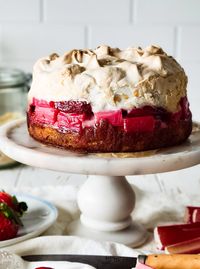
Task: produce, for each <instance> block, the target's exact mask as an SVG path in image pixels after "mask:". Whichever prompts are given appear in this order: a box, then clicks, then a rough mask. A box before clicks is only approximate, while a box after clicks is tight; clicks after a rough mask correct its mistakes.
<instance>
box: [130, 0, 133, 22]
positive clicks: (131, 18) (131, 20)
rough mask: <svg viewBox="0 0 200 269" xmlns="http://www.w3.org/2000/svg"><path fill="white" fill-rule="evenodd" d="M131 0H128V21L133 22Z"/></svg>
mask: <svg viewBox="0 0 200 269" xmlns="http://www.w3.org/2000/svg"><path fill="white" fill-rule="evenodd" d="M133 6H134V5H133V0H129V23H132V22H133V14H134V11H133V8H134V7H133Z"/></svg>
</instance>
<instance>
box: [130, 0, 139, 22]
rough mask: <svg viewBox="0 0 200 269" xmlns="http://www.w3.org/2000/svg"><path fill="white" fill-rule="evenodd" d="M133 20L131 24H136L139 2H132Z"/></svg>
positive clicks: (133, 0) (135, 0)
mask: <svg viewBox="0 0 200 269" xmlns="http://www.w3.org/2000/svg"><path fill="white" fill-rule="evenodd" d="M131 5H132V20H131V22H132V23H133V24H136V19H137V7H138V6H137V0H132V4H131Z"/></svg>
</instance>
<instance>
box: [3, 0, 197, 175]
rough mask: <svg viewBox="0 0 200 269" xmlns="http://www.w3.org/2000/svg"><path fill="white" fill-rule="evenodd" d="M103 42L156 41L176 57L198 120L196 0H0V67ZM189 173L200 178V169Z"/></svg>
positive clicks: (21, 64) (25, 66)
mask: <svg viewBox="0 0 200 269" xmlns="http://www.w3.org/2000/svg"><path fill="white" fill-rule="evenodd" d="M102 43H104V44H105V43H107V44H110V45H112V46H119V47H122V48H123V47H127V46H130V45H136V46H138V45H140V46H146V45H149V44H152V43H154V44H157V45H160V46H162V47H163V48H164V49H165V50H166V51H167V52H168V53H169V54H172V55H173V56H175V57H176V58H177V60H178V61H179V62H180V63H181V64H182V65H183V67H184V68H185V70H186V73H187V74H188V77H189V85H188V94H189V98H190V103H191V108H192V111H193V115H194V118H195V119H197V120H200V85H199V84H200V83H199V78H200V0H0V65H1V66H5V65H7V66H15V67H19V68H23V69H25V70H27V71H30V70H31V69H32V65H33V63H34V61H35V60H36V59H37V58H38V57H41V56H44V55H47V54H49V53H50V52H53V51H57V52H59V53H62V52H64V51H65V50H69V49H72V48H82V47H96V46H97V45H99V44H102ZM188 171H190V170H188ZM193 171H196V172H193V176H194V177H195V176H196V178H198V179H199V178H200V171H199V169H198V168H196V170H193ZM184 174H185V175H189V172H186V173H183V172H180V173H179V174H178V175H179V176H180V175H181V176H183V175H184ZM166 177H169V178H171V175H170V174H167V175H166V176H163V178H166ZM176 177H178V176H177V175H176Z"/></svg>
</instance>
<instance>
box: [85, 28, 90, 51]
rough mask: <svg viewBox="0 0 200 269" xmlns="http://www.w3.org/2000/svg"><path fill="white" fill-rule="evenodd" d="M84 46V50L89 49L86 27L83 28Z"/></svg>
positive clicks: (87, 29)
mask: <svg viewBox="0 0 200 269" xmlns="http://www.w3.org/2000/svg"><path fill="white" fill-rule="evenodd" d="M84 45H85V48H88V47H89V28H88V26H87V25H86V26H85V28H84Z"/></svg>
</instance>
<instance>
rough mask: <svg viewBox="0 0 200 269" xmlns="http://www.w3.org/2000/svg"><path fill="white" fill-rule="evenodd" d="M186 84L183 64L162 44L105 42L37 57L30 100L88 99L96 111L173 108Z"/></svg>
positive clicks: (184, 92)
mask: <svg viewBox="0 0 200 269" xmlns="http://www.w3.org/2000/svg"><path fill="white" fill-rule="evenodd" d="M186 86H187V77H186V75H185V72H184V70H183V68H182V67H181V66H180V65H179V64H178V63H177V62H176V61H175V59H174V58H173V57H171V56H168V55H167V54H166V53H165V52H164V51H163V50H162V49H161V48H160V47H157V46H149V47H146V48H145V49H142V48H140V47H138V48H133V47H129V48H127V49H125V50H120V49H118V48H111V47H109V46H106V45H103V46H99V47H97V49H95V50H71V51H69V52H66V53H65V54H64V55H63V56H58V55H57V54H55V53H54V54H51V55H50V56H49V57H46V58H43V59H40V60H38V61H37V63H36V64H35V66H34V74H33V83H32V86H31V90H30V92H29V99H32V97H36V98H38V99H45V100H47V101H63V100H72V99H73V100H84V101H87V102H89V103H91V105H92V108H93V111H101V110H115V109H131V108H133V107H141V106H144V105H152V106H160V107H164V108H165V109H167V110H169V111H171V112H174V111H177V110H178V109H179V107H178V103H179V100H180V98H181V97H183V96H185V95H186Z"/></svg>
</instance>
